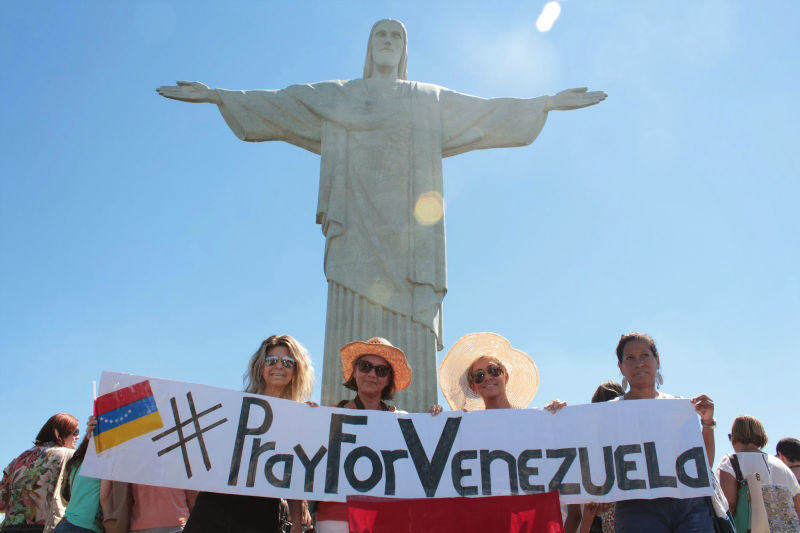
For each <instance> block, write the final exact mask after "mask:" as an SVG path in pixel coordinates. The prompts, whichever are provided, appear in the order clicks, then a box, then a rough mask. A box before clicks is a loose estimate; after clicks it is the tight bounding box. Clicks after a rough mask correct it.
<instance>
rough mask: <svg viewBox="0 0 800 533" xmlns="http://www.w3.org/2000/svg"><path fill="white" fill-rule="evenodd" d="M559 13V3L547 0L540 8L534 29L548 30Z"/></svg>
mask: <svg viewBox="0 0 800 533" xmlns="http://www.w3.org/2000/svg"><path fill="white" fill-rule="evenodd" d="M560 14H561V5H560V4H559V3H558V2H555V1H553V2H547V3H546V4H545V5H544V8H542V12H541V13H540V14H539V18H538V19H536V29H537V30H539V31H541V32H545V31H550V28H552V27H553V24H554V23H555V21H556V19H557V18H558V16H559V15H560Z"/></svg>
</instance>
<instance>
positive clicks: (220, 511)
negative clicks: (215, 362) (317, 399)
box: [183, 335, 314, 533]
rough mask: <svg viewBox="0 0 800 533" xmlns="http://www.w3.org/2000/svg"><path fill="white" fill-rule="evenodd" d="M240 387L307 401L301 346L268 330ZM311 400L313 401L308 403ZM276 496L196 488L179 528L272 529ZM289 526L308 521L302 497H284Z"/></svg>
mask: <svg viewBox="0 0 800 533" xmlns="http://www.w3.org/2000/svg"><path fill="white" fill-rule="evenodd" d="M244 384H245V392H250V393H254V394H262V395H265V396H273V397H276V398H284V399H287V400H293V401H296V402H307V403H310V402H308V399H309V397H310V396H311V389H312V387H313V385H314V368H313V367H312V366H311V359H310V358H309V356H308V352H307V351H306V349H305V348H303V346H302V345H301V344H300V343H299V342H297V341H296V340H295V339H294V338H293V337H291V336H290V335H272V336H270V337H268V338H267V339H266V340H264V341H263V342H262V343H261V346H259V348H258V350H256V352H255V353H254V354H253V356H252V357H250V362H249V364H248V366H247V371H246V372H245V374H244ZM312 405H314V404H312ZM280 502H281V500H280V499H278V498H261V497H258V496H241V495H235V494H219V493H212V492H201V493H200V494H199V495H198V497H197V501H196V502H195V505H194V508H193V509H192V512H191V515H190V516H189V521H188V522H187V523H186V527H184V529H183V533H273V532H275V531H279V528H280V521H279V510H280V505H281V503H280ZM289 509H290V514H291V518H292V519H293V520H292V528H291V531H292V532H293V533H300V532H301V531H302V530H303V527H305V526H310V525H311V515H310V514H309V513H308V508H307V505H306V502H304V501H294V500H290V501H289Z"/></svg>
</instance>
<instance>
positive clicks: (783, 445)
mask: <svg viewBox="0 0 800 533" xmlns="http://www.w3.org/2000/svg"><path fill="white" fill-rule="evenodd" d="M775 453H776V454H778V459H780V460H781V461H783V464H785V465H786V466H788V467H789V470H791V471H792V474H794V477H795V479H797V481H800V440H797V439H793V438H791V437H786V438H785V439H781V440H779V441H778V444H777V446H775Z"/></svg>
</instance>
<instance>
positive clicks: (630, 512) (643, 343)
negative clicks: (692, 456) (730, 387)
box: [611, 332, 717, 533]
mask: <svg viewBox="0 0 800 533" xmlns="http://www.w3.org/2000/svg"><path fill="white" fill-rule="evenodd" d="M616 352H617V366H618V367H619V370H620V372H621V373H622V376H623V379H622V386H623V389H627V388H628V386H630V389H629V390H628V391H627V392H626V393H625V394H624V395H622V396H620V397H618V398H614V399H613V400H611V401H612V402H613V401H626V400H644V399H649V400H652V399H657V400H661V399H670V398H675V396H671V395H669V394H665V393H663V392H660V391H659V390H658V387H660V386H661V384H662V383H663V378H662V377H661V371H660V368H661V359H660V357H659V354H658V349H657V348H656V343H655V341H654V340H653V338H652V337H650V336H649V335H646V334H644V333H639V332H634V333H627V334H625V335H622V337H620V339H619V342H618V343H617V350H616ZM691 402H692V404H693V405H694V408H695V411H697V414H698V415H700V423H701V425H702V434H703V442H704V444H705V449H706V455H707V456H708V463H709V464H713V463H714V428H715V427H716V426H717V424H716V422H715V420H714V402H713V401H711V398H709V397H708V396H706V395H705V394H701V395H700V396H697V397H695V398H693V399H692V400H691ZM713 513H714V511H713V509H712V507H711V505H710V503H709V501H708V499H707V498H702V497H701V498H685V499H678V498H655V499H652V500H625V501H620V502H617V503H616V505H615V509H614V520H615V529H616V531H617V533H632V532H637V533H638V532H642V531H658V532H664V533H689V532H691V533H695V532H706V531H707V532H709V533H710V532H713V531H714V514H713Z"/></svg>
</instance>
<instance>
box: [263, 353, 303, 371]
mask: <svg viewBox="0 0 800 533" xmlns="http://www.w3.org/2000/svg"><path fill="white" fill-rule="evenodd" d="M278 361H280V362H281V366H283V368H294V366H295V365H296V364H297V361H295V360H294V359H292V358H290V357H278V356H277V355H266V356H264V362H265V363H266V364H267V366H275V365H277V364H278Z"/></svg>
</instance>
